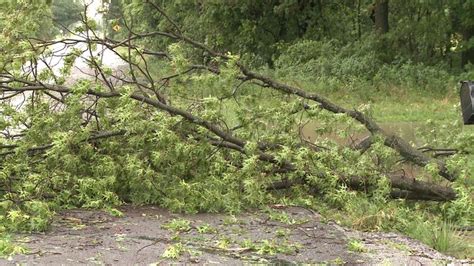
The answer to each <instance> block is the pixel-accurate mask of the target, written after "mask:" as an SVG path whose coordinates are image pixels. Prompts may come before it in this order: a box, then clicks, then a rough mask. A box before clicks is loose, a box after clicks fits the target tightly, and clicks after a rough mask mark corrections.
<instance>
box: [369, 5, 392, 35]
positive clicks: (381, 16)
mask: <svg viewBox="0 0 474 266" xmlns="http://www.w3.org/2000/svg"><path fill="white" fill-rule="evenodd" d="M372 12H373V21H374V24H375V31H376V32H377V33H378V34H385V33H387V32H388V30H389V26H388V0H377V1H375V3H374V7H373V11H372Z"/></svg>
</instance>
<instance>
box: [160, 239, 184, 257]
mask: <svg viewBox="0 0 474 266" xmlns="http://www.w3.org/2000/svg"><path fill="white" fill-rule="evenodd" d="M185 251H186V248H185V246H184V245H183V244H182V243H176V244H174V245H170V246H168V247H167V248H166V250H165V251H164V252H163V254H162V255H161V257H163V258H166V259H173V260H175V259H178V258H179V257H180V256H181V255H182V254H183V253H184V252H185Z"/></svg>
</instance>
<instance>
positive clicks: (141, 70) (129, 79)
mask: <svg viewBox="0 0 474 266" xmlns="http://www.w3.org/2000/svg"><path fill="white" fill-rule="evenodd" d="M153 8H155V9H156V11H157V12H160V13H162V14H163V15H164V16H165V17H166V18H167V19H168V20H169V22H170V24H171V25H173V27H172V28H171V30H169V31H153V32H144V33H143V32H142V33H137V32H134V31H133V30H132V29H131V28H128V37H127V38H125V39H123V40H115V39H112V38H100V37H99V34H97V33H95V32H94V30H93V29H91V28H89V29H88V30H86V31H84V32H82V33H80V34H78V33H75V32H72V31H70V34H71V36H73V37H68V38H64V39H61V40H54V41H42V40H37V39H30V40H29V41H30V43H31V47H32V49H34V51H35V52H37V53H38V54H41V51H42V50H45V49H47V48H48V47H51V46H54V45H57V44H63V45H65V46H71V47H74V46H77V45H82V47H87V49H86V51H87V52H88V53H90V55H91V56H90V57H88V58H83V59H84V60H87V61H88V63H89V65H90V66H91V67H92V68H93V74H91V79H92V80H95V81H97V82H100V83H102V84H103V85H104V86H105V88H106V89H105V90H104V89H102V90H97V89H94V88H93V87H91V88H89V89H87V91H86V92H85V94H87V95H88V96H89V98H88V100H87V102H89V103H90V106H89V108H84V110H83V114H82V116H83V118H84V124H85V125H86V124H88V123H93V122H94V121H95V120H94V119H95V118H97V116H98V114H97V112H96V110H95V109H94V106H95V105H94V103H96V102H97V101H99V100H100V99H105V98H119V97H123V96H124V95H125V94H124V93H123V90H122V89H121V87H123V86H128V87H133V92H132V93H129V94H126V95H128V97H130V98H131V99H133V100H135V101H137V102H139V103H141V104H145V105H147V106H149V107H152V108H154V109H155V110H156V111H158V112H165V113H167V114H168V115H169V116H176V117H181V118H182V119H183V120H185V121H187V122H188V123H189V124H190V125H192V128H193V130H191V132H192V135H193V136H192V137H193V139H198V140H199V141H203V142H207V143H210V144H211V145H213V146H216V147H219V148H220V149H228V150H231V151H233V152H237V153H241V154H243V155H244V156H245V155H249V154H248V153H249V150H248V149H247V147H246V145H247V144H248V143H249V140H247V139H244V138H242V137H239V136H237V135H238V134H235V130H237V129H238V127H236V128H227V127H224V126H223V125H222V124H219V123H216V122H214V121H211V120H207V119H204V118H203V117H199V116H197V115H195V114H193V112H191V111H189V110H186V109H183V108H179V107H177V106H175V105H173V104H172V103H171V102H170V101H169V96H168V95H166V93H165V90H164V89H163V88H164V87H166V86H167V85H168V84H170V82H171V81H172V80H173V79H176V78H180V77H182V76H184V75H191V74H192V73H193V72H196V71H200V72H208V73H209V74H212V75H216V76H219V75H222V73H221V69H220V64H225V63H226V62H230V63H231V64H233V65H234V66H235V67H236V69H238V74H237V75H236V76H235V79H236V82H239V84H244V83H245V84H248V85H249V86H256V87H260V88H263V89H265V90H270V91H275V92H278V93H281V94H287V95H290V96H291V97H295V98H299V99H302V101H303V102H304V103H305V104H304V106H303V109H310V108H318V109H321V110H325V111H328V112H330V113H334V114H343V115H345V116H348V117H350V118H352V119H353V120H354V121H357V122H358V123H360V124H361V125H362V126H363V127H365V128H366V130H367V132H368V133H370V135H369V137H367V138H366V139H364V140H363V141H361V142H360V143H357V144H355V145H353V147H352V149H354V150H359V151H360V153H361V154H362V153H364V152H365V151H366V150H368V149H370V147H371V145H373V143H374V142H375V141H376V139H378V138H380V137H381V138H382V139H383V143H384V145H385V146H387V147H389V148H391V149H393V150H394V151H396V152H397V153H398V154H399V155H400V156H401V157H402V158H403V159H404V160H405V161H408V162H410V163H412V164H415V165H418V166H421V167H424V166H427V165H429V164H433V165H436V166H437V168H438V170H439V175H440V176H442V177H443V178H445V179H446V180H447V181H449V182H452V181H454V180H455V179H456V173H452V172H450V171H448V169H447V167H446V163H445V162H444V161H443V160H442V159H440V158H438V157H431V156H429V155H428V154H427V153H424V152H422V151H420V150H418V149H416V148H414V147H413V146H412V145H411V144H409V143H408V142H407V141H406V140H404V139H403V138H401V137H399V136H397V135H396V134H393V133H390V132H387V131H385V130H384V129H383V128H382V127H381V126H380V125H379V124H377V122H376V121H374V119H372V118H371V117H370V116H368V115H367V114H365V113H363V112H361V111H358V110H354V109H348V108H344V107H342V106H340V105H338V104H335V103H334V102H332V101H330V100H329V99H327V98H325V97H323V96H321V95H319V94H316V93H311V92H308V91H307V90H305V89H304V88H301V87H296V86H291V85H288V84H286V83H284V82H281V81H278V80H275V79H273V78H271V77H269V76H266V75H263V74H260V73H258V72H256V71H254V70H252V69H250V68H249V67H247V66H246V65H245V64H244V63H242V62H241V61H239V60H236V58H235V57H233V56H231V55H229V54H227V53H221V52H219V51H216V50H213V49H212V48H210V47H207V46H206V45H205V44H203V43H201V42H198V41H196V40H194V39H191V38H189V37H187V36H186V35H184V34H183V33H182V31H181V29H180V28H179V27H178V26H177V24H176V23H175V22H173V21H172V20H171V19H169V18H168V17H167V16H166V14H164V13H163V11H162V10H161V9H160V8H159V7H158V6H153ZM83 22H84V25H88V22H87V19H84V21H83ZM125 26H127V25H126V24H125ZM153 38H161V39H162V40H164V42H168V43H180V44H183V45H185V46H187V47H189V48H192V49H194V50H200V51H202V53H203V54H207V55H208V56H210V57H212V58H213V60H208V62H209V63H208V64H195V65H190V66H189V68H188V69H186V70H184V71H181V72H179V73H175V74H173V75H170V76H166V77H161V78H156V77H155V75H154V73H151V71H150V69H149V67H148V64H147V60H150V58H153V60H156V59H159V60H162V61H164V62H167V61H170V60H171V58H172V55H170V54H168V52H166V51H156V50H153V49H149V48H143V47H142V46H141V45H140V41H142V40H145V39H153ZM95 46H99V47H105V48H106V50H108V51H112V52H113V53H115V55H116V56H117V57H119V58H121V60H122V61H123V62H124V63H126V65H127V67H126V68H125V69H126V71H125V72H126V73H125V72H120V73H119V72H118V71H112V73H110V71H108V70H107V69H106V67H104V66H103V65H101V64H100V63H99V60H98V59H97V57H95V56H92V54H93V53H94V49H95V48H93V47H95ZM124 50H126V51H128V56H127V55H124V54H123V53H120V52H118V51H124ZM131 53H133V54H135V55H138V57H140V58H141V59H142V61H141V62H140V63H137V62H136V60H132V56H131ZM41 60H42V59H41V57H39V58H37V59H36V61H35V62H33V63H32V64H33V65H35V64H36V65H37V64H38V61H41ZM215 62H219V63H215ZM42 64H45V65H46V66H47V67H48V68H52V66H49V65H48V62H47V61H46V60H43V62H42ZM66 84H67V83H66ZM239 86H240V85H239ZM232 90H234V92H235V88H233V89H232ZM38 91H41V92H42V93H43V94H42V95H43V96H42V97H49V100H50V101H51V102H56V103H58V105H59V106H61V105H64V104H65V102H66V99H67V97H68V95H70V94H72V93H73V88H72V87H71V86H68V85H64V84H63V85H61V82H57V81H56V80H54V79H51V80H50V81H49V82H45V81H43V80H41V79H40V78H38V75H37V73H35V68H34V67H32V68H30V71H29V72H28V73H26V74H25V73H22V74H21V75H17V74H13V73H11V72H9V71H7V70H6V68H4V69H3V70H2V72H1V73H0V92H1V95H2V96H1V98H0V100H2V101H8V100H10V99H13V98H15V97H19V96H21V95H25V94H26V95H30V97H31V95H33V94H34V93H35V92H38ZM234 94H235V93H233V95H232V96H235V95H234ZM96 120H98V119H96ZM199 128H201V129H199ZM202 129H204V131H205V132H206V133H205V134H200V133H197V132H202ZM27 130H28V129H27V128H26V129H21V130H19V133H18V132H17V134H13V133H11V132H9V133H5V132H3V134H4V138H5V139H9V140H16V141H20V140H21V136H22V135H24V134H25V131H27ZM17 131H18V130H17ZM128 133H129V132H127V131H126V130H119V131H112V132H109V131H100V130H98V131H97V132H96V133H94V134H93V135H92V136H90V137H88V138H87V139H85V140H84V141H85V142H94V141H98V140H104V139H107V138H112V137H116V136H120V135H124V134H128ZM184 137H186V136H184ZM279 145H280V144H279V143H258V145H257V151H256V152H257V155H258V160H260V161H261V162H262V163H265V164H270V165H273V168H274V170H273V172H274V173H280V174H283V175H284V174H285V173H293V172H296V171H299V170H304V169H298V166H297V165H295V164H294V162H292V161H289V160H284V161H282V160H279V159H278V158H275V156H274V155H272V153H271V152H269V150H271V149H278V148H279ZM18 146H19V145H18V144H15V141H10V142H9V144H8V145H2V146H0V157H1V160H8V156H11V155H13V154H15V153H16V152H18V151H17V150H16V149H17V148H18ZM53 146H54V144H53V143H50V144H45V145H41V146H36V147H29V148H28V149H27V150H26V153H27V154H28V155H29V156H33V155H36V154H44V153H45V152H46V151H47V150H48V149H51V148H52V147H53ZM300 146H301V147H305V148H307V149H309V150H310V151H311V152H314V153H318V152H320V148H319V147H315V146H314V145H312V144H311V143H310V142H308V141H303V140H302V141H301V144H300ZM0 164H1V163H0ZM307 174H312V175H324V174H320V173H318V174H316V173H307V172H305V171H303V174H301V175H299V176H298V178H292V179H282V180H280V181H278V182H274V183H273V184H271V185H269V186H268V190H275V189H288V188H291V187H292V186H295V185H300V184H305V183H307V179H306V175H307ZM386 177H387V178H388V180H389V182H390V185H391V189H392V191H391V193H390V196H391V197H393V198H405V199H412V200H433V201H451V200H454V199H455V198H456V197H457V195H456V192H455V191H454V190H453V189H452V188H451V187H450V186H446V185H441V184H436V183H433V182H428V181H423V180H421V179H418V178H416V177H410V176H407V175H405V174H388V175H386ZM368 178H369V177H365V176H340V177H339V180H340V182H341V183H342V184H345V185H347V186H348V187H350V188H352V189H355V190H365V189H366V186H367V184H368V183H369V182H368ZM0 189H2V188H1V187H0Z"/></svg>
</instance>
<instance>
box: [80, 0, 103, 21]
mask: <svg viewBox="0 0 474 266" xmlns="http://www.w3.org/2000/svg"><path fill="white" fill-rule="evenodd" d="M81 1H82V2H83V3H84V4H87V5H89V9H88V10H87V12H88V16H90V17H93V18H94V19H95V20H96V21H100V19H101V18H102V15H101V14H99V13H98V12H97V10H99V9H100V7H101V5H102V0H81Z"/></svg>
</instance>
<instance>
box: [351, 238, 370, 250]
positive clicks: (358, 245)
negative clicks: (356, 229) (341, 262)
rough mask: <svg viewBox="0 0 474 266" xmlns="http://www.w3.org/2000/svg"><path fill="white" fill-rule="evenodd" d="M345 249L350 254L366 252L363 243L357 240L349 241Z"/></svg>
mask: <svg viewBox="0 0 474 266" xmlns="http://www.w3.org/2000/svg"><path fill="white" fill-rule="evenodd" d="M347 248H348V249H349V251H352V252H359V253H364V252H367V248H366V247H365V245H364V243H362V242H361V241H359V240H357V239H351V240H350V241H349V243H347Z"/></svg>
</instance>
